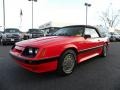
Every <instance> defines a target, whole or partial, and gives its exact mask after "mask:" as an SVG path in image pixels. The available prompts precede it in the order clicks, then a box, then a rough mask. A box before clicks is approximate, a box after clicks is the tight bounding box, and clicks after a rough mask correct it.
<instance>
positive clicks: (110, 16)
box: [100, 8, 120, 28]
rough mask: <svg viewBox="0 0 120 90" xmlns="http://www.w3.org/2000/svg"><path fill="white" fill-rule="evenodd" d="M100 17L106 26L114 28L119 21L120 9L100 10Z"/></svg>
mask: <svg viewBox="0 0 120 90" xmlns="http://www.w3.org/2000/svg"><path fill="white" fill-rule="evenodd" d="M100 18H101V20H102V22H103V24H104V25H105V26H106V27H107V28H115V27H116V26H117V25H118V24H119V22H120V10H117V11H114V10H113V9H111V8H109V9H108V10H106V11H104V12H102V15H101V16H100Z"/></svg>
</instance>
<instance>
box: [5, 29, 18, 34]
mask: <svg viewBox="0 0 120 90" xmlns="http://www.w3.org/2000/svg"><path fill="white" fill-rule="evenodd" d="M5 33H20V31H19V29H5Z"/></svg>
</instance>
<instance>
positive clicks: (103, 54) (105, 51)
mask: <svg viewBox="0 0 120 90" xmlns="http://www.w3.org/2000/svg"><path fill="white" fill-rule="evenodd" d="M101 56H102V57H106V56H107V46H106V45H105V46H103V48H102V54H101Z"/></svg>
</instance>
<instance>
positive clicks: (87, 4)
mask: <svg viewBox="0 0 120 90" xmlns="http://www.w3.org/2000/svg"><path fill="white" fill-rule="evenodd" d="M85 6H86V25H87V17H88V7H90V6H91V4H89V3H85Z"/></svg>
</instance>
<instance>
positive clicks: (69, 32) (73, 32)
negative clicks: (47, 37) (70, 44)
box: [52, 27, 84, 36]
mask: <svg viewBox="0 0 120 90" xmlns="http://www.w3.org/2000/svg"><path fill="white" fill-rule="evenodd" d="M83 30H84V28H83V27H64V28H61V29H59V30H58V31H56V32H55V33H53V34H52V35H55V36H82V34H83Z"/></svg>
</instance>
